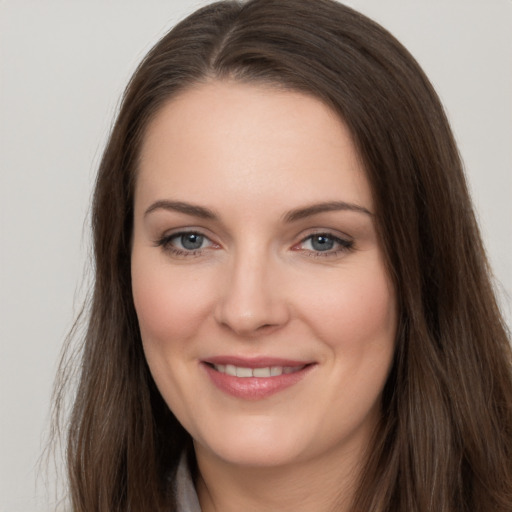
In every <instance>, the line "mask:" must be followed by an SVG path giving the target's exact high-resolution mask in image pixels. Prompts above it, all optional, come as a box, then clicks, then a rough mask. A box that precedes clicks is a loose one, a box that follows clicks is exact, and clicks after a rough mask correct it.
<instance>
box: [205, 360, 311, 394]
mask: <svg viewBox="0 0 512 512" xmlns="http://www.w3.org/2000/svg"><path fill="white" fill-rule="evenodd" d="M202 366H203V368H204V369H205V370H206V374H207V375H208V376H209V378H210V379H211V382H212V383H213V384H214V385H215V386H216V387H217V388H218V389H219V390H220V391H222V392H223V393H226V394H228V395H230V396H233V397H235V398H238V399H243V400H262V399H264V398H268V397H270V396H272V395H274V394H276V393H279V392H281V391H283V390H285V389H286V388H289V387H293V386H294V385H295V384H297V383H298V382H300V381H301V380H302V379H303V378H304V377H305V376H306V375H307V374H309V373H310V370H312V369H313V368H314V367H315V366H316V363H315V362H312V363H309V362H308V363H305V362H299V361H291V360H277V359H274V358H265V357H263V358H254V359H240V358H236V357H215V358H211V359H209V360H208V361H202Z"/></svg>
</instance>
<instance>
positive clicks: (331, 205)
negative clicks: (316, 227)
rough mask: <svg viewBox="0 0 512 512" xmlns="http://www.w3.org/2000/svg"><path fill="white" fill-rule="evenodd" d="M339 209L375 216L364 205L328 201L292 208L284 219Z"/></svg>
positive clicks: (302, 217) (292, 219)
mask: <svg viewBox="0 0 512 512" xmlns="http://www.w3.org/2000/svg"><path fill="white" fill-rule="evenodd" d="M339 210H344V211H347V210H348V211H351V212H357V213H364V214H365V215H370V216H373V213H372V212H370V210H367V209H366V208H365V207H364V206H359V205H357V204H353V203H346V202H345V201H329V202H327V203H317V204H312V205H310V206H306V207H305V208H297V209H296V210H291V211H289V212H288V213H286V214H285V216H284V220H285V222H296V221H298V220H301V219H305V218H307V217H311V216H313V215H317V214H319V213H324V212H333V211H339Z"/></svg>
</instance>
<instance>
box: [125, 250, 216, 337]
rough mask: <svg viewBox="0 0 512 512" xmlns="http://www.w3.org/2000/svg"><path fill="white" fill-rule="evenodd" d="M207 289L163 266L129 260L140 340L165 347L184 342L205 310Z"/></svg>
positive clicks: (205, 283)
mask: <svg viewBox="0 0 512 512" xmlns="http://www.w3.org/2000/svg"><path fill="white" fill-rule="evenodd" d="M211 288H212V287H211V286H210V285H209V282H208V281H205V280H204V279H201V278H200V277H199V276H194V275H190V273H187V272H180V270H179V269H178V270H176V269H171V268H170V266H169V265H166V264H165V262H164V263H162V262H158V261H157V262H155V261H152V262H150V264H148V263H147V262H145V261H144V260H143V256H139V255H137V254H136V253H134V254H133V257H132V292H133V301H134V304H135V310H136V312H137V317H138V320H139V326H140V330H141V334H142V339H143V342H144V344H145V345H147V344H148V343H154V344H165V343H168V342H169V341H173V340H181V341H185V340H186V339H188V338H189V337H190V336H192V334H193V333H194V330H195V328H196V326H197V325H198V324H199V320H200V319H201V318H202V317H203V316H204V315H205V314H206V312H207V311H208V309H209V303H210V300H211Z"/></svg>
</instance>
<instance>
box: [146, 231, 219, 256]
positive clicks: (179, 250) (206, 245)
mask: <svg viewBox="0 0 512 512" xmlns="http://www.w3.org/2000/svg"><path fill="white" fill-rule="evenodd" d="M155 245H156V246H157V247H162V248H163V249H164V250H166V251H169V252H170V253H173V254H176V255H183V256H186V255H197V254H199V253H201V252H202V251H204V250H205V249H210V248H211V249H218V248H219V247H220V246H219V245H218V244H216V243H215V242H213V241H212V240H211V239H210V238H209V237H207V236H206V235H205V234H203V233H201V232H199V231H194V230H191V231H180V232H177V233H176V232H175V233H171V234H168V235H164V236H163V237H162V238H160V239H159V240H157V241H156V242H155Z"/></svg>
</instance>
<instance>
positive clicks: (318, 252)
mask: <svg viewBox="0 0 512 512" xmlns="http://www.w3.org/2000/svg"><path fill="white" fill-rule="evenodd" d="M353 247H354V241H353V240H351V239H350V238H349V237H346V238H342V237H341V236H337V235H334V234H333V233H329V232H317V233H311V234H309V235H308V236H306V237H304V238H303V239H302V240H301V241H300V242H299V243H298V244H296V245H294V246H293V247H292V249H293V250H295V251H303V252H305V253H309V254H312V255H315V256H330V255H339V254H340V253H342V252H347V251H350V250H352V249H353Z"/></svg>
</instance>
